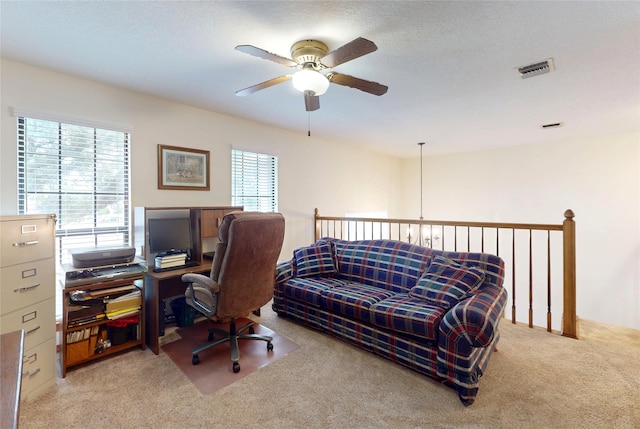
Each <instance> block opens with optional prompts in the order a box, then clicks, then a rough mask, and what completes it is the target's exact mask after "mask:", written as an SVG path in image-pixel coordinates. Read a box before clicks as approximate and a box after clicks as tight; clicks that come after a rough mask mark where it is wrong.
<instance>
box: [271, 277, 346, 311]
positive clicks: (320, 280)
mask: <svg viewBox="0 0 640 429" xmlns="http://www.w3.org/2000/svg"><path fill="white" fill-rule="evenodd" d="M347 283H349V282H348V281H345V280H340V279H335V278H331V277H302V278H301V277H294V278H292V279H289V280H287V281H286V282H284V284H282V286H281V287H280V288H281V291H282V293H283V294H284V295H285V296H286V297H289V298H293V299H295V300H298V301H303V302H306V303H307V304H309V305H312V306H314V307H318V306H319V305H320V292H322V291H323V290H326V289H332V288H334V287H337V286H344V285H345V284H347Z"/></svg>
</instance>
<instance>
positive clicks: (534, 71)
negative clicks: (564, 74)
mask: <svg viewBox="0 0 640 429" xmlns="http://www.w3.org/2000/svg"><path fill="white" fill-rule="evenodd" d="M551 70H555V67H554V65H553V58H548V59H546V60H544V61H539V62H537V63H534V64H529V65H528V66H522V67H518V73H520V77H521V78H522V79H526V78H528V77H533V76H538V75H541V74H545V73H549V72H550V71H551Z"/></svg>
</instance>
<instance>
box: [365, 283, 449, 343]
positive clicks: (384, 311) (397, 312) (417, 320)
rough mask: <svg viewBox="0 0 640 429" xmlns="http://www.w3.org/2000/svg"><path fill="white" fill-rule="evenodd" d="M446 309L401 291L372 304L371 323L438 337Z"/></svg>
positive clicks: (426, 336)
mask: <svg viewBox="0 0 640 429" xmlns="http://www.w3.org/2000/svg"><path fill="white" fill-rule="evenodd" d="M445 314H446V310H445V309H444V308H442V307H439V306H437V305H432V304H430V303H429V302H426V301H425V300H423V299H421V298H413V297H411V296H409V294H406V293H399V294H397V295H395V296H392V297H391V298H387V299H384V300H382V301H380V302H377V303H375V304H373V305H372V306H371V309H370V315H371V323H372V324H374V325H376V326H379V327H381V328H386V329H389V330H392V331H394V332H402V333H405V334H409V335H415V336H417V337H420V338H425V339H427V340H429V341H436V340H437V339H438V329H439V326H440V321H441V320H442V317H443V316H444V315H445Z"/></svg>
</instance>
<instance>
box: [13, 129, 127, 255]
mask: <svg viewBox="0 0 640 429" xmlns="http://www.w3.org/2000/svg"><path fill="white" fill-rule="evenodd" d="M18 211H19V213H20V214H42V213H55V214H56V216H57V223H56V253H57V259H58V261H60V263H68V262H69V253H68V250H69V249H73V248H84V247H93V246H115V245H128V244H129V242H130V240H129V238H130V232H129V134H128V133H126V132H122V131H112V130H104V129H99V128H92V127H86V126H79V125H71V124H65V123H61V122H55V121H48V120H41V119H32V118H26V117H18Z"/></svg>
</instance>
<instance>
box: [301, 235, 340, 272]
mask: <svg viewBox="0 0 640 429" xmlns="http://www.w3.org/2000/svg"><path fill="white" fill-rule="evenodd" d="M293 262H294V265H293V267H294V276H295V277H316V276H319V277H332V276H334V275H336V274H337V273H338V269H337V268H336V261H335V252H334V250H333V244H332V243H329V242H317V243H314V244H312V245H311V246H307V247H301V248H299V249H296V250H294V252H293Z"/></svg>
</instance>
